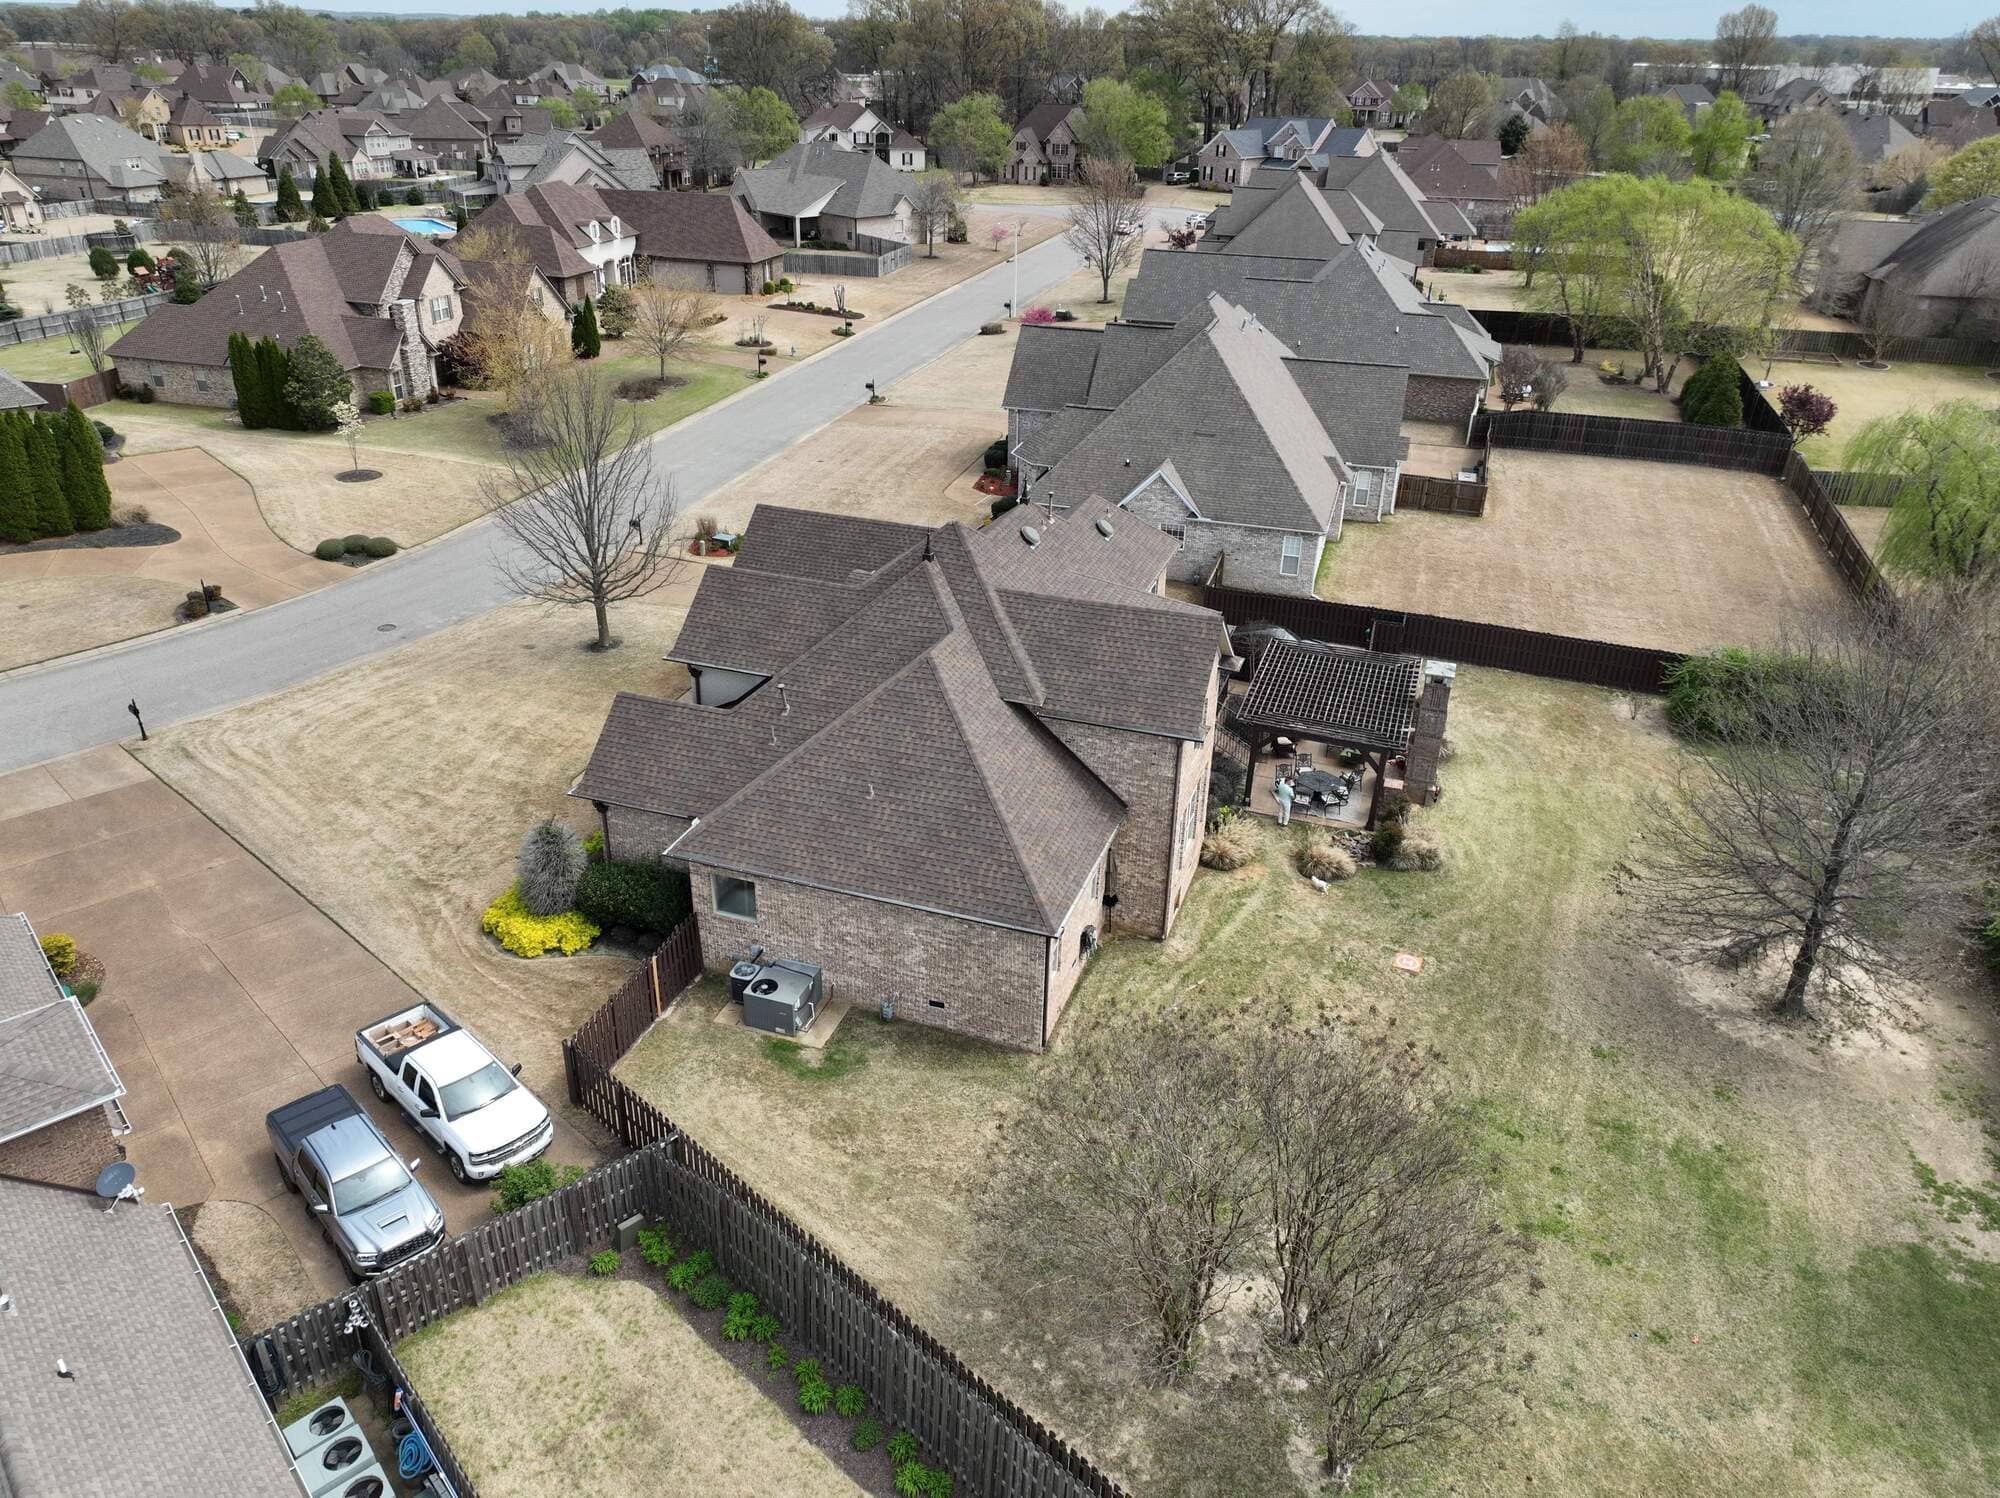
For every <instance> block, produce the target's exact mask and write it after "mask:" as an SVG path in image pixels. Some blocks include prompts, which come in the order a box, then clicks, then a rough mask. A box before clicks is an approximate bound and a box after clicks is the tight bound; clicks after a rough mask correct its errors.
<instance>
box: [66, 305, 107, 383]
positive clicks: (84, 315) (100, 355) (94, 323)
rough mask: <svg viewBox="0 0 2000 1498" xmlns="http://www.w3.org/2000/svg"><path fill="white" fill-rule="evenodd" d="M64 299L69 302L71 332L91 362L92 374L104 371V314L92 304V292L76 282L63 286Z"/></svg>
mask: <svg viewBox="0 0 2000 1498" xmlns="http://www.w3.org/2000/svg"><path fill="white" fill-rule="evenodd" d="M63 300H64V301H65V302H67V303H68V304H69V332H70V337H72V338H74V339H75V340H76V346H77V347H78V348H80V349H82V350H83V357H84V358H85V359H87V360H88V361H89V362H90V372H91V373H92V374H103V373H104V323H103V322H102V321H101V319H102V318H103V316H104V314H103V313H101V312H99V311H98V310H97V309H96V308H95V307H93V306H91V304H90V293H89V292H87V291H85V290H84V289H83V288H82V287H81V286H78V285H75V284H74V283H72V284H70V285H68V286H65V287H64V288H63Z"/></svg>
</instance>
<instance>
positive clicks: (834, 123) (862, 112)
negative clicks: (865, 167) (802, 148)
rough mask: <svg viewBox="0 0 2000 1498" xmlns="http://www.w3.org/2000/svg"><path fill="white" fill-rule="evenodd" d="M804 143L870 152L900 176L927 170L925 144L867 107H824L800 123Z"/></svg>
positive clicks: (854, 104) (846, 103) (850, 102)
mask: <svg viewBox="0 0 2000 1498" xmlns="http://www.w3.org/2000/svg"><path fill="white" fill-rule="evenodd" d="M799 139H800V141H802V142H804V141H815V140H819V141H825V142H826V143H827V144H828V145H834V146H839V147H840V148H841V150H843V151H866V152H870V153H872V154H873V155H874V157H875V159H876V160H877V161H882V162H886V163H887V164H888V165H890V166H892V167H894V168H895V169H896V170H897V171H899V172H921V171H922V170H923V169H924V157H925V150H924V143H923V142H922V141H920V140H918V139H917V138H916V137H915V136H914V135H912V134H910V132H909V131H907V130H901V129H898V128H897V127H896V126H895V125H893V124H891V123H890V122H889V121H888V120H887V119H885V118H883V117H882V116H881V115H879V114H877V113H876V112H875V111H874V110H873V109H871V108H869V106H868V105H867V104H865V103H862V102H860V101H858V100H853V99H848V100H843V101H841V102H839V103H835V104H822V105H821V106H820V107H819V108H818V109H815V110H814V111H813V112H812V113H811V114H809V115H807V116H806V117H805V118H804V119H803V120H800V121H799Z"/></svg>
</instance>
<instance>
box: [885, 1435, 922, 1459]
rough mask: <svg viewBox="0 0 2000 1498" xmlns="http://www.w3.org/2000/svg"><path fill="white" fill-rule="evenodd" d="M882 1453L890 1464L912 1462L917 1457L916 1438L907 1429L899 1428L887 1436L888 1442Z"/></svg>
mask: <svg viewBox="0 0 2000 1498" xmlns="http://www.w3.org/2000/svg"><path fill="white" fill-rule="evenodd" d="M882 1454H883V1455H884V1456H886V1457H888V1458H889V1462H890V1465H891V1466H896V1467H900V1466H902V1465H903V1463H905V1462H913V1461H915V1460H916V1459H917V1438H916V1437H915V1436H913V1435H911V1434H910V1433H909V1432H908V1431H907V1430H899V1431H897V1432H896V1433H895V1434H894V1435H893V1436H891V1437H889V1444H888V1446H887V1447H885V1448H884V1449H883V1453H882Z"/></svg>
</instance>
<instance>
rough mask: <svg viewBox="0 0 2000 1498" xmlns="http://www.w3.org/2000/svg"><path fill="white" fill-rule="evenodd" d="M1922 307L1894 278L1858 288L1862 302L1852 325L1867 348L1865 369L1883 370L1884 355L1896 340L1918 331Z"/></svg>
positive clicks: (1898, 279) (1891, 276)
mask: <svg viewBox="0 0 2000 1498" xmlns="http://www.w3.org/2000/svg"><path fill="white" fill-rule="evenodd" d="M1921 315H1922V307H1921V306H1920V304H1919V303H1918V301H1917V298H1916V296H1915V295H1914V294H1913V293H1912V292H1911V291H1910V289H1909V288H1908V287H1907V286H1906V285H1904V284H1903V281H1902V279H1901V278H1900V277H1899V276H1896V275H1888V276H1884V277H1883V278H1882V279H1881V280H1879V281H1870V282H1868V283H1866V284H1865V285H1864V286H1863V287H1862V289H1861V301H1860V305H1858V306H1857V307H1856V308H1855V310H1854V325H1855V327H1857V328H1859V329H1860V330H1861V337H1862V339H1863V340H1864V341H1865V342H1866V343H1867V345H1868V367H1869V368H1871V369H1886V368H1887V367H1888V365H1887V363H1886V361H1885V358H1884V356H1885V355H1886V354H1887V353H1888V351H1889V349H1890V347H1891V345H1893V344H1894V343H1895V341H1896V340H1897V339H1899V338H1908V337H1911V336H1913V335H1915V334H1917V333H1918V332H1920V331H1921V329H1920V327H1919V319H1920V317H1921Z"/></svg>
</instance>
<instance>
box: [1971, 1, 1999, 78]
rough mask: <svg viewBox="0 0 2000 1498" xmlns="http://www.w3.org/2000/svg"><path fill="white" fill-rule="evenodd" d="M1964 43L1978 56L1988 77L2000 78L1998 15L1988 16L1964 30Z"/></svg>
mask: <svg viewBox="0 0 2000 1498" xmlns="http://www.w3.org/2000/svg"><path fill="white" fill-rule="evenodd" d="M1965 45H1966V46H1967V47H1968V48H1970V49H1971V50H1972V51H1973V52H1974V53H1975V54H1976V55H1977V56H1978V58H1979V61H1980V63H1981V65H1982V66H1983V67H1984V68H1985V70H1986V76H1987V77H1988V78H2000V16H1988V17H1987V18H1986V19H1985V20H1983V21H1981V22H1980V23H1979V24H1978V25H1977V26H1974V27H1973V28H1972V29H1971V30H1970V31H1968V32H1966V33H1965Z"/></svg>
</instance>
